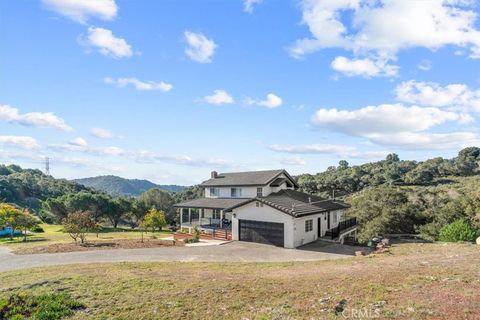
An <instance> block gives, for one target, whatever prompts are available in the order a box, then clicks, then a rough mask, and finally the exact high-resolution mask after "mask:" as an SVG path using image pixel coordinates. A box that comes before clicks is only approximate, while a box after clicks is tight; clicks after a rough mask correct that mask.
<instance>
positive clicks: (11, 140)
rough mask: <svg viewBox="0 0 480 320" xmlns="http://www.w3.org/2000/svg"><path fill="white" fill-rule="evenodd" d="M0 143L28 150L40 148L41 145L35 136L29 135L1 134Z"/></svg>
mask: <svg viewBox="0 0 480 320" xmlns="http://www.w3.org/2000/svg"><path fill="white" fill-rule="evenodd" d="M0 144H1V145H9V146H14V147H18V148H22V149H27V150H32V149H38V148H40V145H39V144H38V142H37V140H35V138H32V137H27V136H0Z"/></svg>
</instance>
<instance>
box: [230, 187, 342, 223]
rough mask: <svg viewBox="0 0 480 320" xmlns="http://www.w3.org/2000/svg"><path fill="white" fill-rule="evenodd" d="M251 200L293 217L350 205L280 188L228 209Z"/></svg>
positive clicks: (238, 205) (241, 204) (236, 206)
mask: <svg viewBox="0 0 480 320" xmlns="http://www.w3.org/2000/svg"><path fill="white" fill-rule="evenodd" d="M252 201H260V202H262V203H264V204H266V205H268V206H270V207H273V208H275V209H277V210H280V211H282V212H284V213H286V214H289V215H291V216H294V217H301V216H306V215H310V214H315V213H321V212H326V211H331V210H341V209H346V208H349V207H350V206H349V205H348V204H346V203H344V202H341V201H336V200H329V199H323V198H321V197H318V196H314V195H310V194H307V193H303V192H298V191H294V190H281V191H278V192H275V193H271V194H270V195H268V196H266V197H257V198H253V199H250V200H249V201H245V202H244V203H239V204H237V205H235V206H233V207H231V208H230V210H231V209H234V208H238V207H241V206H243V205H244V204H247V203H249V202H252Z"/></svg>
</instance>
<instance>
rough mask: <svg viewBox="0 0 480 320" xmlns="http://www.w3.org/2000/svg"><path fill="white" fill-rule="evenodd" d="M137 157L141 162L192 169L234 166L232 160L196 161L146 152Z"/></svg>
mask: <svg viewBox="0 0 480 320" xmlns="http://www.w3.org/2000/svg"><path fill="white" fill-rule="evenodd" d="M135 157H136V159H137V161H139V162H154V161H160V162H168V163H173V164H178V165H186V166H192V167H208V168H211V167H231V166H233V164H234V163H233V162H232V161H230V160H226V159H221V158H209V159H194V158H192V157H190V156H187V155H165V154H158V153H155V152H151V151H145V150H142V151H139V152H136V153H135Z"/></svg>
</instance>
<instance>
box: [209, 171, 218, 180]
mask: <svg viewBox="0 0 480 320" xmlns="http://www.w3.org/2000/svg"><path fill="white" fill-rule="evenodd" d="M210 177H211V178H212V179H216V178H217V177H218V172H217V171H212V173H211V175H210Z"/></svg>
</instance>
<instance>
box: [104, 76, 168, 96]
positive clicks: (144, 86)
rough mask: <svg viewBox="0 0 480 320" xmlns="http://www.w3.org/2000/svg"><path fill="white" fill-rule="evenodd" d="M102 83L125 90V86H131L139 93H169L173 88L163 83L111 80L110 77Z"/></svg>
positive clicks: (126, 79)
mask: <svg viewBox="0 0 480 320" xmlns="http://www.w3.org/2000/svg"><path fill="white" fill-rule="evenodd" d="M103 81H104V82H105V83H106V84H111V85H115V86H117V87H119V88H125V87H126V86H127V85H132V86H133V87H134V88H135V89H136V90H139V91H164V92H167V91H170V90H172V88H173V85H171V84H170V83H166V82H163V81H160V82H154V81H140V80H138V79H136V78H118V79H113V78H110V77H105V78H104V79H103Z"/></svg>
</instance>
